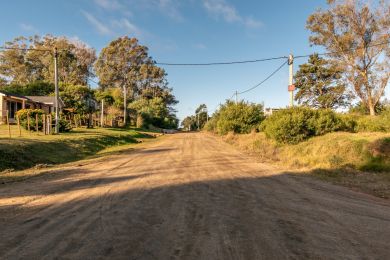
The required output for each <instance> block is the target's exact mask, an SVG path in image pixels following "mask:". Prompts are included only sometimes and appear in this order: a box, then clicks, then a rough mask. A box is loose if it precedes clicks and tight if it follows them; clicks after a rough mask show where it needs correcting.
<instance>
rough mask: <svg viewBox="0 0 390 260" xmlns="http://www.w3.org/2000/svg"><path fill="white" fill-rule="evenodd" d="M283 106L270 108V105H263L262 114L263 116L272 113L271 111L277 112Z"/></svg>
mask: <svg viewBox="0 0 390 260" xmlns="http://www.w3.org/2000/svg"><path fill="white" fill-rule="evenodd" d="M282 109H283V108H271V107H267V108H265V107H264V115H265V116H270V115H272V114H273V113H275V112H277V111H280V110H282Z"/></svg>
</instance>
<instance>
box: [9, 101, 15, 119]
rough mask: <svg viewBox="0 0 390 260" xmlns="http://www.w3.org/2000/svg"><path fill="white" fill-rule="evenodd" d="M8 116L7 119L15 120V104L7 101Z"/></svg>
mask: <svg viewBox="0 0 390 260" xmlns="http://www.w3.org/2000/svg"><path fill="white" fill-rule="evenodd" d="M7 103H8V116H9V119H14V118H15V112H16V102H14V101H8V102H7Z"/></svg>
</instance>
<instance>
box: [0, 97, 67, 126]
mask: <svg viewBox="0 0 390 260" xmlns="http://www.w3.org/2000/svg"><path fill="white" fill-rule="evenodd" d="M58 105H59V107H60V109H62V108H63V107H64V102H63V101H62V100H61V99H60V100H59V104H58ZM54 106H55V97H54V96H21V95H17V94H11V93H7V92H4V91H0V123H5V122H6V118H7V114H8V117H9V121H10V123H15V119H16V112H17V111H19V110H21V109H25V108H26V109H42V110H43V111H45V113H46V114H49V113H51V112H54Z"/></svg>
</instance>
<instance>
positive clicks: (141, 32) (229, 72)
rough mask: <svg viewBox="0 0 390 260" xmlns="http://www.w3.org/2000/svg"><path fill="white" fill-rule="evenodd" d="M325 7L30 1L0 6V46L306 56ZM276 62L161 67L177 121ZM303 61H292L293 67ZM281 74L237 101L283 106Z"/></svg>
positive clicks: (182, 56) (159, 56)
mask: <svg viewBox="0 0 390 260" xmlns="http://www.w3.org/2000/svg"><path fill="white" fill-rule="evenodd" d="M325 2H326V1H325V0H294V1H288V0H273V1H265V0H264V1H260V0H256V1H255V0H251V1H250V0H247V1H242V0H241V1H240V0H111V1H110V0H67V1H60V0H52V1H49V0H47V1H44V0H36V1H27V0H24V1H21V0H13V1H2V2H1V3H0V7H1V10H2V12H1V16H0V23H1V24H2V29H1V33H0V42H1V43H3V42H5V41H7V40H11V39H13V38H14V37H16V36H19V35H25V36H28V35H33V34H40V35H44V34H46V33H50V34H53V35H56V36H60V35H65V36H67V37H71V38H74V39H78V40H81V41H83V42H85V43H87V44H88V45H89V46H91V47H93V48H95V49H96V50H97V52H99V51H100V50H101V49H102V48H103V47H104V46H106V45H107V44H108V43H109V42H110V41H111V40H113V39H115V38H116V37H119V36H123V35H129V36H134V37H137V38H139V39H140V42H141V44H144V45H146V46H148V47H149V49H150V54H151V56H152V57H153V58H154V59H155V60H156V61H157V62H173V63H203V62H220V61H221V62H223V61H231V60H251V59H260V58H268V57H274V56H285V55H288V54H289V53H293V54H295V55H301V54H310V53H312V52H314V51H321V49H319V48H317V47H310V44H309V41H308V37H309V32H308V31H307V30H306V29H305V24H306V19H307V17H308V16H309V15H310V14H311V13H313V12H314V11H315V10H316V9H317V8H319V7H325ZM282 62H283V61H281V60H277V61H268V62H262V63H251V64H242V65H230V66H226V65H225V66H215V67H168V66H167V67H164V68H165V69H166V71H167V73H168V81H169V83H170V86H171V87H172V88H173V92H174V94H175V95H176V97H177V98H178V100H179V101H180V103H179V104H178V105H177V107H176V108H177V110H178V116H179V118H181V119H182V118H184V117H185V116H186V115H189V114H192V113H193V112H194V110H195V108H196V107H197V106H198V105H199V104H201V103H205V104H206V105H207V106H208V108H209V110H210V111H211V110H213V109H214V108H215V107H216V106H217V105H218V104H219V103H221V102H224V100H225V99H226V98H229V97H230V96H231V95H232V94H233V93H234V91H236V90H238V91H242V90H245V89H247V88H250V87H252V86H254V85H256V84H257V83H258V82H260V81H262V80H263V79H264V78H265V77H267V76H268V75H269V74H270V73H271V72H272V71H273V70H275V69H276V68H277V67H278V66H280V64H281V63H282ZM303 62H305V60H304V59H300V60H296V61H295V68H294V70H296V69H297V67H298V66H297V65H299V64H300V63H303ZM287 85H288V68H287V66H286V67H284V68H283V69H282V70H281V71H280V72H279V73H277V74H276V75H275V76H274V77H273V78H271V79H270V80H269V81H267V82H266V83H265V84H264V85H262V86H261V87H259V88H257V89H255V90H253V91H251V92H248V93H246V94H244V95H242V96H240V98H242V99H245V100H248V101H252V102H264V103H265V105H266V106H267V107H284V106H286V105H287V104H288V97H289V96H288V91H287Z"/></svg>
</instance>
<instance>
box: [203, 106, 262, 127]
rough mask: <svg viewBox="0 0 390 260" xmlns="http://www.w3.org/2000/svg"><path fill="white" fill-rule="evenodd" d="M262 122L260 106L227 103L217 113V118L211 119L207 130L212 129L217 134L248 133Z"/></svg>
mask: <svg viewBox="0 0 390 260" xmlns="http://www.w3.org/2000/svg"><path fill="white" fill-rule="evenodd" d="M263 120H264V114H263V109H262V106H261V105H258V104H253V103H247V102H244V101H241V102H238V103H234V102H232V101H227V102H226V103H225V104H224V105H222V106H221V108H220V110H219V111H218V116H217V117H216V118H212V119H211V120H210V121H212V122H211V123H210V124H208V126H207V127H208V128H209V129H210V128H214V129H215V130H216V132H217V133H218V134H222V135H223V134H227V133H228V132H234V133H250V132H251V131H252V129H256V128H257V126H258V125H259V124H260V123H261V121H263Z"/></svg>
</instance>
